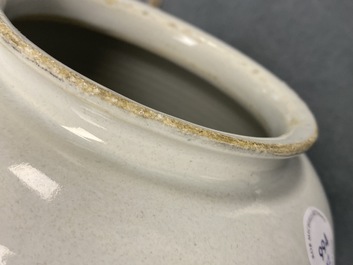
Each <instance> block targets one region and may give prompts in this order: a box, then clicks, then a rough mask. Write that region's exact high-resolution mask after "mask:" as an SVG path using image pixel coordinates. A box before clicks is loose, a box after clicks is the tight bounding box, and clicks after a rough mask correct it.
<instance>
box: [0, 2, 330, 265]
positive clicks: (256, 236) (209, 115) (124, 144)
mask: <svg viewBox="0 0 353 265" xmlns="http://www.w3.org/2000/svg"><path fill="white" fill-rule="evenodd" d="M0 6H1V8H2V10H4V13H1V14H0V69H1V71H0V89H1V93H0V135H1V137H0V150H1V157H0V169H1V171H0V172H1V174H0V183H1V185H0V212H1V214H0V224H1V226H0V264H7V265H15V264H21V265H22V264H50V265H54V264H85V265H88V264H154V265H156V264H193V265H196V264H223V265H225V264H249V265H254V264H327V263H320V262H327V259H328V258H329V259H330V260H331V262H332V263H331V264H333V263H334V258H333V235H332V231H331V227H330V223H331V224H332V219H331V215H330V210H329V206H328V203H327V200H326V198H325V195H324V192H323V189H322V186H321V184H320V182H319V179H318V177H317V175H316V173H315V171H314V170H313V168H312V166H311V164H310V162H309V161H308V159H307V157H306V156H305V155H304V154H302V153H303V152H305V151H306V150H307V149H308V148H309V147H310V146H311V145H312V144H313V143H314V141H315V140H316V137H317V127H316V123H315V120H314V118H313V116H312V114H311V112H310V110H309V109H308V108H307V106H306V105H305V104H304V103H303V102H302V101H301V99H300V98H299V97H298V96H297V95H296V94H295V93H294V92H293V91H291V90H290V89H289V88H288V87H287V86H286V85H285V84H284V83H283V82H281V81H280V80H278V79H277V78H276V77H274V76H273V75H272V74H270V73H269V72H267V71H266V70H265V69H263V68H262V67H261V66H259V65H258V64H256V63H254V62H253V61H251V60H250V59H249V58H247V57H246V56H244V55H242V54H241V53H239V52H237V51H235V50H233V49H232V48H230V47H228V46H227V45H225V44H224V43H222V42H220V41H218V40H216V39H214V38H212V37H211V36H209V35H207V34H205V33H203V32H200V31H199V30H197V29H195V28H193V27H192V26H190V25H187V24H185V23H183V22H181V21H179V20H178V19H175V18H173V17H171V16H169V15H166V14H164V13H162V12H161V11H159V10H155V9H153V8H150V7H148V6H146V5H144V4H141V3H137V2H132V1H127V0H120V1H115V0H112V1H103V0H77V1H76V0H75V1H72V0H50V1H49V0H7V1H6V0H0ZM32 15H35V16H43V15H45V16H52V17H61V18H66V19H71V20H75V21H79V22H80V23H82V24H84V25H88V26H90V27H92V28H94V29H95V30H98V31H100V32H102V33H104V34H106V35H109V36H112V37H117V38H119V39H123V40H125V41H127V42H129V43H132V44H134V45H137V46H139V47H142V48H143V49H144V50H147V51H149V52H151V53H154V54H157V55H158V56H160V57H163V58H165V59H167V60H170V61H171V62H173V63H174V64H175V65H174V64H171V63H168V62H165V61H163V60H164V59H161V58H159V57H158V58H157V57H154V55H151V54H148V55H146V56H145V55H143V54H147V52H145V51H142V50H140V49H139V48H136V47H135V48H133V50H132V51H133V52H131V54H130V55H129V56H130V57H129V58H128V59H126V64H125V65H124V67H122V68H119V69H120V70H119V69H118V70H116V71H118V76H119V75H123V74H124V73H125V72H127V74H126V77H125V79H124V80H125V82H127V83H126V84H131V85H132V86H133V85H135V86H136V87H137V88H136V89H140V90H138V93H137V97H138V96H141V93H144V92H143V91H149V88H150V87H153V86H154V85H155V86H157V85H156V84H159V83H160V84H162V85H159V86H157V87H158V89H156V90H153V89H151V94H149V95H147V96H146V97H144V96H142V101H143V100H146V101H147V102H154V103H156V104H157V105H158V106H160V107H161V108H162V109H163V108H166V111H164V110H163V111H164V112H168V111H170V112H172V113H173V110H175V109H177V111H176V112H177V115H178V114H180V117H181V118H184V117H186V118H185V119H187V117H190V119H189V121H186V120H185V119H180V118H176V117H174V116H172V115H167V114H165V113H164V112H160V111H157V110H154V109H153V108H149V107H147V106H145V105H142V104H140V103H137V102H135V101H133V100H131V99H129V98H127V97H124V96H122V95H120V94H118V93H116V92H114V91H112V90H110V89H108V88H106V87H103V86H102V85H100V84H99V83H97V82H94V81H92V80H90V79H88V78H87V77H85V76H83V75H80V74H79V73H77V72H75V71H74V70H72V69H70V68H69V67H67V66H65V65H64V64H62V63H61V62H59V61H57V60H55V59H54V58H52V57H51V56H50V55H48V54H47V53H46V52H45V51H43V50H41V49H40V48H38V47H37V46H35V45H34V44H33V43H31V41H29V40H28V39H26V37H24V36H23V35H22V34H21V33H20V32H19V31H18V30H17V29H16V28H15V27H14V26H13V25H12V23H11V22H10V20H9V19H11V21H12V20H13V19H16V18H18V17H23V16H32ZM53 32H54V36H56V34H57V32H56V31H52V33H53ZM72 36H74V34H73V35H72ZM44 39H45V38H44ZM47 39H49V38H47ZM76 40H77V39H76ZM56 41H59V37H58V39H54V42H56ZM73 41H74V40H73V39H72V40H71V39H69V41H68V43H69V44H70V43H71V42H73ZM87 44H88V43H87V42H86V43H84V42H83V41H82V43H81V45H82V49H84V47H85V45H87ZM124 45H125V44H124ZM124 45H122V46H124ZM94 46H95V44H94V45H93V47H94ZM97 47H98V46H97ZM58 49H59V50H60V51H62V52H63V54H65V52H66V49H67V46H59V47H58ZM97 49H98V48H97ZM129 49H130V48H128V49H127V51H128V50H129ZM134 49H137V50H134ZM124 51H125V50H124ZM134 51H136V53H135V52H134ZM74 54H75V53H72V54H71V55H72V56H73V55H74ZM134 54H135V55H136V54H137V57H136V58H137V59H136V60H140V54H142V55H141V58H142V57H143V56H145V57H146V58H152V59H151V60H150V61H149V63H152V66H150V64H149V66H148V67H150V68H148V67H147V66H146V64H144V63H141V62H140V61H138V63H137V62H136V61H134V60H132V59H131V58H132V57H133V55H134ZM123 55H124V54H122V55H121V54H120V56H122V57H119V58H120V59H121V58H125V57H124V56H123ZM131 56H132V57H131ZM151 56H152V57H151ZM113 57H114V56H113V55H112V57H110V56H108V57H107V58H104V60H102V61H101V60H100V59H101V58H100V59H99V60H98V62H103V63H102V64H100V65H98V64H95V63H96V62H97V61H94V62H95V63H94V62H93V60H94V58H93V55H92V56H88V57H87V58H84V59H86V61H84V62H86V63H82V65H83V66H87V65H89V66H90V67H92V68H90V69H93V68H94V69H103V70H104V71H102V72H103V73H105V72H106V71H107V69H108V68H107V67H106V66H109V67H113V66H114V65H115V64H116V63H117V59H114V58H113ZM110 59H111V60H112V62H113V63H109V60H110ZM158 60H161V66H159V68H158V67H157V68H158V69H157V68H156V69H157V70H156V69H155V68H153V67H154V66H153V63H154V62H156V64H157V62H159V61H158ZM120 61H121V60H120ZM90 62H92V63H90ZM176 65H179V66H176ZM151 67H152V68H151ZM180 67H181V68H183V69H186V70H187V71H189V72H191V73H192V74H193V75H191V74H190V73H188V72H186V71H185V70H182V69H180ZM82 69H83V68H82ZM124 69H127V70H126V71H125V72H124V71H123V70H124ZM146 69H147V70H146ZM148 69H149V70H148ZM165 69H167V70H168V69H169V70H168V71H167V70H165ZM132 70H134V71H137V72H133V71H132ZM164 70H165V72H163V71H164ZM131 71H132V72H131ZM138 71H140V72H138ZM143 71H145V72H143ZM163 73H166V75H168V76H167V77H165V76H163ZM174 73H175V75H176V76H174V77H173V74H174ZM112 76H116V75H114V74H113V75H112ZM192 76H193V77H192ZM196 76H198V77H196ZM195 78H196V79H197V78H201V79H203V80H205V81H207V85H206V82H205V81H202V80H201V79H200V80H201V81H200V80H199V79H197V81H190V80H194V79H195ZM196 79H195V80H196ZM111 80H113V81H114V80H115V79H111ZM124 80H123V81H122V82H124ZM202 82H204V83H202ZM208 83H209V84H211V85H212V87H211V88H209V90H212V89H213V88H214V89H215V90H219V91H222V92H219V91H218V92H217V91H216V92H215V91H213V92H212V91H211V92H210V93H211V94H208V96H205V95H204V94H203V92H202V91H203V90H202V89H201V90H198V91H199V92H195V91H194V90H192V86H193V85H195V84H198V85H199V86H200V87H201V88H202V86H208V85H209V84H208ZM166 84H168V85H170V87H169V90H168V89H167V88H166V91H167V92H166V91H163V88H164V86H165V85H166ZM173 84H176V85H174V86H173ZM200 84H201V85H200ZM211 85H209V86H211ZM215 87H216V88H217V89H216V88H215ZM168 91H169V92H168ZM200 91H201V92H200ZM207 91H208V90H207ZM130 92H131V91H130ZM127 93H129V91H127ZM163 93H164V94H163ZM165 93H166V94H165ZM168 93H170V94H168ZM207 93H208V92H207ZM214 93H223V94H225V95H227V100H228V101H229V100H230V101H233V100H234V101H236V102H238V103H239V104H240V105H241V106H242V107H239V108H238V107H237V108H238V109H239V110H240V109H242V108H245V109H246V110H247V111H249V112H250V113H251V115H253V116H254V117H256V120H257V121H258V122H259V123H260V124H261V126H263V127H264V130H265V131H266V133H267V137H260V136H261V135H262V134H261V133H260V136H259V135H257V132H258V130H257V129H256V128H257V127H256V126H257V125H256V126H255V127H256V128H255V127H254V126H253V125H251V124H250V125H249V124H248V123H247V120H246V119H245V120H244V117H250V116H251V115H250V116H249V115H248V114H244V113H245V112H244V111H243V110H241V113H240V114H236V113H233V109H232V110H231V111H228V110H227V109H226V110H224V109H223V107H222V106H220V105H219V104H220V103H219V102H221V103H222V100H221V101H220V100H218V101H216V100H215V101H213V98H212V95H214ZM223 94H222V95H223ZM161 95H167V98H163V99H161V98H160V96H161ZM168 95H169V96H168ZM210 95H211V96H210ZM217 95H218V94H217ZM222 97H223V96H220V98H221V99H222ZM190 98H191V99H190ZM181 99H183V101H182V100H181ZM136 100H137V99H136ZM204 102H206V103H207V104H206V103H204ZM184 103H185V104H187V105H188V108H189V109H187V110H186V111H184V109H185V106H184V105H183V104H184ZM238 103H234V104H235V105H236V104H238ZM212 104H213V105H212ZM151 105H152V106H153V104H152V103H151ZM193 105H195V106H196V107H195V108H196V109H197V110H196V111H194V110H192V109H191V108H192V107H193ZM221 105H222V104H221ZM197 106H198V107H197ZM212 106H216V107H214V108H213V109H212ZM211 109H212V111H210V110H211ZM219 110H221V112H220V113H217V111H219ZM223 110H224V113H223V114H224V115H223V114H222V111H223ZM193 114H195V115H196V116H197V117H195V121H196V122H197V121H200V123H201V124H202V123H204V124H206V125H205V126H201V125H198V124H196V123H192V122H190V120H191V121H193ZM233 114H234V120H233V118H232V116H231V115H233ZM243 114H244V115H245V116H244V115H243ZM188 115H189V116H188ZM237 115H238V116H237ZM229 117H230V118H229ZM249 119H250V118H249ZM209 120H213V122H210V123H208V122H209ZM204 124H202V125H204ZM208 124H210V127H212V126H214V128H208V127H206V126H207V125H208ZM224 125H225V128H226V129H225V130H229V131H222V130H221V129H220V128H223V127H222V126H224ZM254 128H255V129H254ZM234 131H235V133H234ZM237 132H239V133H237ZM247 132H249V134H253V135H256V136H249V135H247ZM241 134H242V135H241ZM315 214H316V215H317V216H320V218H321V219H315V217H313V216H316V215H315ZM320 220H321V221H322V222H323V223H325V224H324V225H322V224H321V223H320V222H321V221H320ZM303 224H304V226H303ZM314 225H315V227H314ZM303 227H304V228H303ZM322 227H324V228H322ZM307 228H310V229H311V230H310V229H308V230H307ZM320 229H324V230H325V231H324V232H325V233H324V235H325V237H328V239H327V241H324V243H325V244H326V243H327V244H326V245H324V246H321V245H318V247H316V245H315V244H317V242H308V238H309V239H310V238H316V236H317V237H318V238H319V237H320V236H321V234H322V233H321V232H322V231H321V230H320ZM312 231H315V235H312V236H311V237H308V233H309V235H311V234H310V233H313V232H312ZM318 240H319V241H318V242H319V243H320V244H321V239H320V238H319V239H318ZM319 243H318V244H319ZM310 246H311V247H310ZM320 251H321V252H320ZM319 258H320V259H319Z"/></svg>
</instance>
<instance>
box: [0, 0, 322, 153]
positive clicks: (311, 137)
mask: <svg viewBox="0 0 353 265" xmlns="http://www.w3.org/2000/svg"><path fill="white" fill-rule="evenodd" d="M85 1H86V2H87V3H90V4H91V5H99V8H102V10H103V11H104V12H105V13H106V14H107V17H110V16H114V17H115V18H118V17H122V18H120V19H125V20H126V19H130V21H127V23H125V26H126V28H123V26H121V27H120V28H119V29H118V32H115V33H114V32H112V29H113V28H114V25H113V27H111V28H107V25H108V24H107V21H103V22H101V24H99V22H98V21H97V22H93V24H92V26H94V27H96V28H98V29H99V30H104V31H105V32H106V33H108V34H110V35H114V36H119V37H121V39H123V40H125V39H126V40H127V41H128V42H131V43H134V44H137V45H140V46H141V47H143V48H146V49H147V50H149V51H152V52H157V51H158V50H159V49H160V48H161V47H164V49H162V50H161V51H158V52H157V53H159V54H161V55H162V57H167V58H168V59H169V60H170V61H172V62H175V63H177V64H178V65H180V66H181V67H185V68H188V70H191V71H192V72H193V73H195V74H198V75H199V76H200V77H201V78H202V77H205V75H206V74H205V72H207V73H212V75H208V77H207V78H205V79H208V81H210V79H212V80H211V81H212V82H213V84H214V85H215V86H217V87H225V92H226V93H227V94H228V95H230V96H231V97H232V98H234V100H236V101H239V102H241V103H243V104H242V105H245V108H247V109H248V110H249V112H250V113H253V114H254V113H255V114H259V113H260V114H261V111H262V110H265V111H264V113H265V112H266V113H265V114H264V115H263V116H261V115H260V120H263V121H264V123H265V125H266V124H269V126H268V128H269V134H270V135H276V136H275V137H251V136H243V135H238V134H234V133H229V132H224V131H220V130H215V129H211V128H208V127H203V126H200V125H198V124H195V123H191V122H188V121H185V120H182V119H180V118H176V117H174V116H170V115H167V114H164V113H163V112H160V111H156V110H154V109H151V108H149V107H147V106H144V105H142V104H140V103H137V102H135V101H133V100H131V99H129V98H126V97H124V96H122V95H120V94H118V93H116V92H114V91H112V90H110V89H107V88H105V87H103V86H102V85H100V84H98V83H96V82H94V81H92V80H90V79H88V78H87V77H85V76H83V75H81V74H79V73H77V72H76V71H74V70H72V69H70V68H68V67H67V66H65V65H63V64H62V63H61V62H59V61H57V60H55V59H54V58H53V57H51V56H49V55H48V54H46V53H45V52H43V51H42V50H41V49H39V48H38V47H36V46H35V45H33V44H32V43H31V42H30V41H29V40H27V39H26V38H25V37H24V36H23V35H22V34H21V33H19V32H18V30H17V29H16V28H14V27H13V25H12V24H11V22H9V21H8V19H7V17H6V16H5V15H2V16H1V20H0V35H1V37H2V39H3V40H4V43H6V45H8V46H11V48H12V49H13V50H14V52H17V53H20V56H21V57H23V58H25V59H26V60H27V61H29V62H30V63H31V64H32V65H33V66H34V67H38V68H40V69H41V71H43V72H44V74H48V75H50V76H52V77H53V76H54V77H55V78H56V79H58V80H60V82H63V83H65V84H66V85H69V86H70V87H72V88H74V89H75V90H76V91H77V92H78V94H82V93H83V94H85V95H88V96H89V97H94V98H96V99H99V100H100V101H102V102H103V103H108V105H107V106H109V105H113V106H115V107H118V108H119V109H123V110H125V111H128V112H129V113H132V114H134V115H135V116H137V117H139V118H144V119H148V120H152V121H156V122H158V123H161V124H162V125H165V126H167V127H168V128H171V129H175V130H177V131H179V132H181V133H183V134H188V135H193V136H196V137H201V138H203V139H206V140H210V141H211V142H216V143H221V144H225V145H227V146H230V147H232V148H235V149H238V150H242V151H244V152H246V153H249V154H263V155H266V156H282V157H283V156H284V157H286V156H292V155H296V154H299V153H302V152H304V151H306V150H307V149H308V148H309V147H310V146H311V145H312V144H313V143H314V142H315V140H316V138H317V127H316V123H315V120H314V118H313V116H312V114H311V112H310V110H309V109H308V108H307V107H306V105H305V104H304V103H303V102H302V101H301V99H300V98H299V97H298V96H297V95H295V94H294V93H293V92H292V91H291V90H290V89H289V88H288V87H286V85H284V84H283V83H282V82H281V81H279V80H278V79H277V78H275V77H274V76H273V75H271V74H270V73H268V72H267V71H266V70H264V69H263V68H262V67H261V66H259V65H257V64H256V63H254V62H252V61H251V60H250V59H248V58H247V57H246V56H244V55H242V54H240V53H238V52H236V51H234V50H232V49H230V48H229V47H228V46H227V45H225V44H223V43H221V42H219V41H217V40H215V39H213V38H212V37H210V36H208V35H207V34H205V33H202V32H200V31H199V30H197V29H194V28H193V27H191V26H189V25H186V24H185V23H183V22H180V21H178V20H177V19H175V18H172V17H170V16H169V15H165V14H162V13H161V12H159V11H158V10H153V9H152V8H149V7H147V6H145V5H143V4H140V3H134V2H132V1H131V2H130V1H123V2H122V4H119V3H118V2H117V3H116V7H115V8H112V7H111V6H107V5H106V3H103V2H104V1H102V3H100V4H97V3H93V1H89V0H85ZM14 2H16V1H8V2H7V6H6V9H7V10H8V11H6V12H5V13H6V15H7V16H9V17H10V18H11V17H12V18H16V17H21V16H24V15H43V14H45V15H58V16H64V17H65V16H67V17H69V18H75V19H76V17H77V19H78V20H82V19H83V15H82V14H81V15H82V17H79V15H80V14H77V13H75V12H73V14H72V17H70V16H71V15H70V12H68V11H67V10H66V9H65V10H64V9H62V10H60V9H59V10H58V9H57V10H58V12H59V13H60V12H61V14H59V13H58V14H48V12H49V11H48V9H47V8H46V9H45V10H41V8H40V7H43V6H45V5H44V4H43V3H41V4H42V6H40V5H39V6H38V8H34V9H33V10H30V8H29V9H28V10H25V8H24V11H23V13H21V14H16V11H15V10H14V8H11V6H12V5H15V4H12V3H14ZM38 2H41V1H38ZM42 2H43V1H42ZM53 3H55V1H53ZM65 3H66V2H65ZM124 3H128V5H126V4H124ZM66 4H67V5H68V6H70V3H69V2H68V3H66ZM132 7H133V8H132ZM52 10H54V9H53V8H52ZM87 10H88V9H87ZM87 10H86V11H87ZM92 10H94V8H93V6H92ZM132 10H133V11H132ZM146 12H148V16H147V17H148V18H147V19H149V20H148V21H147V22H146ZM117 13H120V15H122V16H119V15H118V14H117ZM88 17H89V16H88ZM86 19H87V18H86ZM110 19H112V18H111V17H110ZM114 20H117V19H114ZM114 22H115V23H116V25H118V24H119V23H118V21H114ZM94 23H96V24H94ZM129 23H130V24H129ZM146 24H147V26H146V27H147V28H149V29H150V30H151V32H156V31H157V32H159V31H161V32H162V33H161V35H162V36H159V37H160V39H159V40H157V39H153V38H152V39H151V36H143V35H141V34H140V35H139V33H141V31H144V29H140V30H139V31H138V32H133V31H131V30H132V28H134V27H143V25H146ZM110 26H112V25H110ZM131 27H132V28H131ZM171 28H173V29H171ZM135 29H136V28H135ZM181 31H182V32H184V36H189V37H190V36H192V38H191V37H190V40H195V39H196V40H197V41H199V43H198V44H197V45H198V50H197V51H196V53H197V54H196V55H194V56H193V58H192V59H193V62H194V64H193V65H192V66H190V65H189V63H190V61H188V60H187V58H188V57H189V55H190V47H188V45H189V44H190V43H189V44H188V43H185V42H186V40H185V39H184V41H180V38H181V37H180V36H183V35H180V32H181ZM186 32H187V33H186ZM152 34H153V33H152ZM138 35H139V36H138ZM152 37H155V38H156V36H152ZM151 40H152V41H151ZM200 40H202V41H200ZM166 44H170V45H173V46H172V49H171V48H170V45H169V48H168V45H166ZM168 49H169V51H170V50H174V51H175V52H174V53H172V54H168ZM194 51H195V50H193V51H191V53H193V52H194ZM184 52H185V53H186V54H184ZM209 52H210V53H209ZM208 54H210V56H209V58H208V59H209V60H211V61H213V62H215V63H217V62H223V64H224V65H223V66H220V67H223V68H225V69H228V68H234V69H232V70H233V71H234V72H235V73H236V77H235V78H238V79H239V80H240V81H239V83H238V84H237V86H236V87H243V88H242V91H235V89H234V82H233V81H234V79H233V78H234V76H233V77H232V76H230V75H229V73H225V74H222V71H219V72H217V69H216V68H215V67H210V66H207V65H205V64H204V61H203V60H204V58H203V57H205V56H207V55H208ZM225 58H230V59H229V61H228V62H227V61H224V59H225ZM239 62H241V63H239ZM191 68H192V69H191ZM249 69H251V71H252V73H250V74H249ZM211 70H212V71H211ZM255 70H256V73H255ZM242 84H246V86H245V87H244V86H241V85H242ZM239 85H240V86H239ZM232 87H233V88H232ZM262 88H265V89H262ZM250 101H252V102H250ZM273 103H276V104H277V106H273ZM256 105H260V107H258V108H257V107H256ZM267 109H269V110H267ZM271 116H272V118H271ZM277 135H278V136H277Z"/></svg>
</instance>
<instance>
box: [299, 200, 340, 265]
mask: <svg viewBox="0 0 353 265" xmlns="http://www.w3.org/2000/svg"><path fill="white" fill-rule="evenodd" d="M303 221H304V235H305V243H306V250H307V252H308V257H309V260H310V265H334V264H335V258H334V249H335V246H334V240H333V232H332V229H331V225H330V223H329V221H328V219H327V218H326V216H325V215H324V214H323V213H322V212H321V211H320V210H319V209H316V208H314V207H310V208H308V209H307V210H306V212H305V214H304V220H303Z"/></svg>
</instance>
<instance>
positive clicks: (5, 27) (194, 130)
mask: <svg viewBox="0 0 353 265" xmlns="http://www.w3.org/2000/svg"><path fill="white" fill-rule="evenodd" d="M5 17H6V16H5V15H4V14H2V15H1V16H0V36H1V38H2V39H3V40H4V42H5V43H7V44H8V45H9V46H10V47H11V48H12V49H13V50H14V51H16V52H17V53H18V54H19V56H21V57H23V58H25V59H26V60H27V61H29V62H30V63H32V65H34V66H35V67H39V68H40V69H42V70H44V71H45V72H47V73H48V74H50V75H51V76H52V77H54V78H56V79H58V80H59V81H61V82H65V83H67V84H68V85H70V86H72V87H74V88H75V89H77V90H78V91H79V92H82V93H84V94H86V95H89V96H94V97H96V98H98V99H100V100H102V101H104V102H106V103H109V104H110V105H113V106H115V107H118V108H120V109H123V110H125V111H128V112H130V113H133V114H134V115H136V116H139V117H141V118H145V119H150V120H154V121H157V122H159V123H161V124H163V125H166V126H168V127H170V128H174V129H176V130H178V131H179V132H182V133H184V134H191V135H194V136H198V137H202V138H205V139H208V140H211V141H214V142H217V143H222V144H226V145H229V146H231V147H235V148H237V149H240V150H244V151H250V152H255V153H257V154H259V153H262V154H267V155H274V156H280V157H288V156H293V155H297V154H300V153H303V152H305V151H307V150H308V149H309V148H310V147H311V146H312V145H313V144H314V142H315V141H316V139H317V137H318V130H317V127H315V130H314V133H313V134H312V135H311V136H310V137H308V138H307V139H305V140H303V141H300V142H297V143H264V142H260V141H257V140H256V139H249V140H247V139H243V138H241V137H240V136H238V135H236V134H229V133H225V132H221V131H215V130H213V129H210V128H206V127H202V126H200V125H197V124H194V123H191V122H188V121H184V120H181V119H178V118H175V117H173V116H170V115H167V114H164V113H162V112H159V111H157V110H153V109H151V108H148V107H146V106H144V105H142V104H140V103H137V102H135V101H133V100H130V99H128V98H126V97H124V96H122V95H120V94H118V93H116V92H114V91H112V90H109V89H108V88H105V87H104V86H101V85H98V84H96V83H95V82H93V81H92V80H90V79H89V78H87V77H85V76H82V75H80V74H79V73H77V72H76V71H74V70H72V69H70V68H69V67H67V66H65V65H63V64H61V63H60V62H59V61H57V60H56V59H54V58H53V57H51V56H49V55H48V54H46V53H44V52H43V51H42V50H40V49H39V48H37V47H36V46H35V45H33V44H32V43H31V42H30V41H28V40H27V39H25V38H24V37H23V36H22V35H21V34H19V33H17V32H16V31H15V30H14V29H13V28H12V26H11V23H9V22H8V21H7V19H6V18H5ZM248 138H251V137H248ZM266 139H278V141H279V142H280V141H281V140H282V139H280V138H279V137H269V138H266Z"/></svg>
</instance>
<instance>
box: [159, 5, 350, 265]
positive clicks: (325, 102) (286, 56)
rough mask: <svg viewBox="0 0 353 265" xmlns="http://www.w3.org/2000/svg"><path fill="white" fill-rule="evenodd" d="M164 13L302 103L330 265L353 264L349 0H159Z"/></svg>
mask: <svg viewBox="0 0 353 265" xmlns="http://www.w3.org/2000/svg"><path fill="white" fill-rule="evenodd" d="M162 9H164V10H165V11H167V12H169V13H171V14H174V15H175V16H177V17H180V18H182V19H184V20H186V21H188V22H190V23H192V24H194V25H196V26H198V27H200V28H202V29H203V30H205V31H207V32H209V33H211V34H213V35H215V36H217V37H218V38H220V39H222V40H224V41H225V42H227V43H229V44H230V45H232V46H234V47H236V48H237V49H239V50H241V51H242V52H244V53H245V54H247V55H249V56H250V57H252V58H253V59H255V60H256V61H258V62H259V63H261V64H262V65H264V66H265V67H266V68H268V69H269V70H271V71H272V72H273V73H275V74H276V75H277V76H279V77H280V78H281V79H282V80H284V81H286V82H287V83H288V84H289V85H290V86H291V87H292V88H293V89H294V90H296V91H297V93H298V94H299V95H300V96H301V97H302V98H303V99H304V100H305V101H306V102H307V104H308V105H309V107H310V108H311V110H312V111H313V113H314V114H315V116H316V118H317V121H318V124H319V128H320V137H319V140H318V142H317V143H316V145H315V146H314V147H313V148H312V149H311V150H310V151H309V157H310V159H311V161H312V162H313V164H314V166H315V168H316V169H317V171H318V173H319V175H320V177H321V180H322V183H323V185H324V188H325V190H326V192H327V195H328V198H329V201H330V204H331V209H332V212H333V216H334V222H335V233H336V263H337V264H339V265H341V264H353V211H352V210H353V178H352V176H351V172H353V155H352V152H351V151H352V147H353V138H352V132H353V123H352V121H353V119H352V118H353V102H352V101H353V15H352V14H353V1H350V0H336V1H333V0H331V1H330V0H295V1H294V0H292V1H290V0H276V1H264V0H262V1H261V0H164V3H163V6H162Z"/></svg>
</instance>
